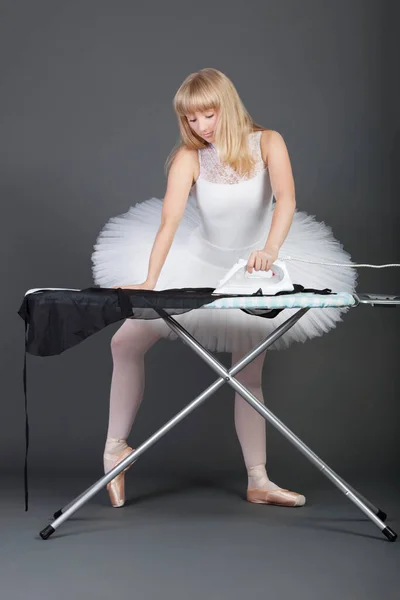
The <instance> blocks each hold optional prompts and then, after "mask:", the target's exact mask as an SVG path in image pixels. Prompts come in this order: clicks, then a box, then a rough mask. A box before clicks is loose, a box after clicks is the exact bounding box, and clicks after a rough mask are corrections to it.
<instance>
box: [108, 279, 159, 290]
mask: <svg viewBox="0 0 400 600" xmlns="http://www.w3.org/2000/svg"><path fill="white" fill-rule="evenodd" d="M118 288H121V290H153V289H154V288H155V285H154V284H152V283H150V282H149V281H144V282H143V283H135V284H133V285H113V287H112V289H114V290H116V289H118Z"/></svg>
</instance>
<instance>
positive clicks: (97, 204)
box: [0, 0, 400, 490]
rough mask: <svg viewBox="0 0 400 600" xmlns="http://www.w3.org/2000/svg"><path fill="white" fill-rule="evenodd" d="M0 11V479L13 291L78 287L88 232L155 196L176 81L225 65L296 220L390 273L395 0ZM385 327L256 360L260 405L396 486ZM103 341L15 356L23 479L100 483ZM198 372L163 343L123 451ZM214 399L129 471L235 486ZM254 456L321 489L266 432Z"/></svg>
mask: <svg viewBox="0 0 400 600" xmlns="http://www.w3.org/2000/svg"><path fill="white" fill-rule="evenodd" d="M0 7H1V8H0V9H1V21H0V61H1V64H0V76H1V94H0V127H1V133H0V144H1V160H0V169H1V171H0V186H1V207H2V217H3V219H2V221H3V226H2V235H1V245H2V252H1V257H2V261H1V264H2V290H3V310H2V312H1V319H2V328H1V331H2V339H3V344H2V346H1V363H0V364H1V369H2V375H1V377H2V379H1V381H2V392H3V394H2V396H3V398H2V403H1V420H0V440H1V447H2V450H1V452H0V461H1V466H2V468H3V469H5V470H8V471H12V472H14V473H16V474H19V473H21V474H22V465H23V455H24V411H23V388H22V366H23V321H22V320H21V319H20V318H19V317H18V315H17V310H18V308H19V306H20V303H21V301H22V299H23V295H24V292H25V291H26V290H27V289H29V288H32V287H73V288H85V287H88V286H90V285H92V279H91V265H90V255H91V252H92V247H93V244H94V243H95V239H96V236H97V234H98V232H99V231H100V229H101V228H102V226H103V225H104V223H105V222H106V221H107V220H108V219H109V218H110V217H111V216H113V215H117V214H120V213H123V212H125V211H127V210H128V209H129V206H130V205H132V204H135V203H136V202H140V201H142V200H145V199H146V198H150V197H151V196H157V197H162V196H163V194H164V191H165V184H166V180H165V177H164V173H163V166H164V161H165V159H166V156H167V155H168V153H169V152H170V150H171V148H172V146H173V145H174V144H175V142H176V141H177V135H178V133H177V131H178V130H177V125H176V119H175V116H174V114H173V111H172V98H173V95H174V93H175V91H176V89H177V88H178V86H179V85H180V83H181V82H182V81H183V79H184V78H185V77H186V75H188V74H189V73H190V72H192V71H195V70H197V69H200V68H202V67H205V66H212V67H216V68H218V69H220V70H222V71H224V72H225V73H226V74H227V75H228V76H229V77H231V78H232V80H233V82H234V83H235V85H236V86H237V89H238V91H239V94H240V95H241V97H242V99H243V101H244V103H245V105H246V107H247V108H248V110H249V111H250V113H251V114H252V115H253V117H254V118H255V120H256V121H257V122H259V123H261V124H263V125H264V126H265V127H267V128H272V129H276V130H277V131H279V132H280V133H282V135H283V136H284V138H285V140H286V142H287V145H288V148H289V152H290V156H291V160H292V165H293V171H294V176H295V183H296V192H297V203H298V208H299V209H300V210H305V211H307V212H310V213H312V214H315V215H316V216H317V218H318V219H319V220H324V221H326V222H328V223H329V224H330V225H331V226H332V228H333V230H334V233H335V235H336V237H337V238H339V239H340V240H341V241H342V242H343V244H344V246H345V247H346V249H348V250H349V252H350V253H351V254H352V256H353V259H354V260H355V261H357V262H370V263H377V264H379V263H383V262H395V261H397V262H400V248H399V242H398V234H397V230H398V224H399V210H400V209H399V197H398V185H397V186H396V184H398V177H399V176H398V163H399V110H398V106H399V94H398V72H397V69H398V61H397V59H396V56H397V54H398V40H397V38H396V37H395V33H396V32H395V27H396V25H395V23H396V21H397V22H398V12H399V11H398V8H397V7H398V4H397V3H396V2H390V1H388V2H384V1H382V0H379V1H378V0H376V1H370V2H368V1H366V0H351V1H349V0H340V1H329V0H328V1H324V2H321V1H320V0H306V1H302V2H298V1H296V0H291V1H290V0H285V1H282V0H262V1H261V0H260V1H258V0H252V1H251V2H244V1H243V0H235V1H233V0H232V1H231V2H215V1H214V2H202V3H200V4H198V3H196V4H194V3H190V2H183V1H178V0H173V1H170V2H153V1H148V2H147V3H146V5H145V6H144V5H143V3H140V4H138V3H135V2H130V1H128V0H125V1H123V0H117V1H114V2H106V1H104V0H102V1H97V2H68V3H62V2H54V1H52V0H48V1H43V0H40V1H35V2H31V1H28V0H25V1H17V2H11V1H8V2H4V1H3V2H1V4H0ZM395 12H396V13H397V14H395ZM396 17H397V19H396ZM316 258H318V257H316ZM358 289H359V290H360V291H377V292H384V291H385V292H392V293H393V292H396V291H397V292H399V291H400V277H399V271H394V270H391V271H372V270H368V271H367V270H362V271H360V277H359V288H358ZM399 323H400V311H396V310H393V311H391V310H385V309H373V308H370V307H359V308H357V309H353V310H351V311H350V313H349V314H347V315H346V316H345V319H344V322H343V323H342V324H340V325H339V326H338V328H337V329H336V330H334V331H332V332H330V333H329V334H328V335H325V336H324V337H323V338H320V339H316V340H312V341H309V342H307V343H306V344H304V345H295V346H292V347H291V348H290V349H289V350H287V351H285V352H279V353H276V352H273V353H270V354H269V356H268V359H267V361H266V365H265V370H264V376H263V382H264V390H265V399H266V403H267V405H268V406H269V407H270V408H271V409H272V410H273V411H274V412H275V413H276V414H277V416H279V417H280V418H281V419H282V420H283V421H284V422H285V423H286V424H287V425H288V426H289V427H291V428H292V429H293V431H294V432H295V433H296V434H298V435H299V436H300V437H301V438H302V439H303V440H304V441H305V442H306V443H307V444H309V445H310V447H311V448H312V449H313V450H314V451H315V452H317V453H318V454H319V455H320V456H321V457H322V458H323V459H325V460H326V461H327V462H328V463H329V464H331V466H333V467H334V468H336V469H338V471H339V472H340V473H341V474H343V475H345V474H351V473H355V472H357V474H358V473H365V474H367V475H368V476H369V477H371V478H376V477H380V476H381V474H382V473H384V472H386V473H387V477H388V478H392V477H394V476H398V467H399V454H400V453H399V443H398V434H397V431H398V419H399V407H398V396H399V368H398V365H399V360H398V356H399V336H398V332H399ZM116 330H117V326H111V327H109V328H107V329H105V330H103V331H102V332H100V333H99V334H97V335H95V336H93V337H91V338H90V339H88V340H86V341H85V342H84V343H82V344H80V345H79V346H77V347H76V348H74V349H71V350H69V351H68V352H66V353H65V354H63V355H60V356H57V357H49V358H37V357H31V356H28V390H29V407H30V408H29V415H30V424H31V446H30V469H31V471H39V470H40V471H42V472H48V473H51V470H52V469H53V468H54V465H55V464H56V463H57V469H58V470H60V471H63V470H64V471H71V472H74V471H75V472H77V473H78V472H82V471H88V470H90V471H91V472H92V473H93V476H94V475H95V474H96V475H99V474H100V473H101V469H102V452H103V444H104V438H105V434H106V427H107V418H108V394H109V385H110V377H111V372H112V362H111V354H110V347H109V343H110V339H111V336H112V334H113V333H114V332H115V331H116ZM221 359H222V360H223V361H224V363H225V364H229V359H230V357H229V355H221ZM214 379H215V376H214V375H213V373H212V372H211V371H209V370H208V368H207V367H206V366H204V365H203V363H202V362H201V361H200V360H199V359H198V358H197V357H196V356H195V355H194V354H193V353H192V352H191V351H190V350H189V349H187V348H186V347H184V346H183V345H182V344H181V343H180V342H166V341H162V342H160V343H159V344H158V345H157V346H156V347H154V348H153V349H152V350H151V352H150V353H149V355H148V358H147V387H146V392H145V398H144V402H143V404H142V407H141V410H140V412H139V415H138V418H137V421H136V424H135V426H134V430H133V432H132V436H131V438H130V441H131V442H132V444H134V445H138V444H139V443H140V442H141V441H143V440H144V439H145V438H146V437H147V436H148V435H149V434H150V433H152V432H153V431H154V430H155V429H156V428H157V427H158V426H160V425H161V424H163V423H164V422H165V421H166V420H167V418H169V417H170V416H172V415H173V414H175V413H176V412H177V411H178V410H179V409H180V408H181V407H183V406H184V405H185V404H186V403H187V402H188V401H189V400H191V399H192V398H193V397H194V396H195V395H196V393H198V392H199V391H201V390H203V388H204V387H205V386H206V385H208V384H209V383H210V382H211V381H213V380H214ZM232 400H233V392H231V391H230V390H229V389H228V388H226V389H223V390H221V391H220V392H219V393H218V394H217V395H216V396H214V397H213V398H212V399H210V400H209V401H208V403H207V404H206V405H204V406H203V407H201V408H200V409H198V411H197V412H196V413H194V414H192V415H191V416H190V417H189V418H188V419H187V420H186V421H185V422H184V423H182V424H181V425H179V426H178V427H177V428H176V429H175V431H174V432H172V433H170V434H168V436H167V437H166V438H164V440H162V441H161V442H159V443H158V444H157V445H156V446H155V447H153V448H152V449H151V450H150V451H149V452H148V453H147V454H146V455H145V456H144V457H143V458H142V459H141V460H140V461H139V462H138V464H137V465H136V467H135V468H136V469H138V471H141V472H143V473H144V472H146V473H147V472H151V473H154V474H156V473H161V472H164V473H165V472H167V473H168V472H172V471H175V472H179V473H180V474H185V473H192V474H197V475H201V474H207V475H210V474H211V475H213V474H215V476H216V477H217V476H218V473H221V472H224V473H234V474H238V475H239V474H240V476H244V467H243V463H242V459H241V453H240V448H239V444H238V442H237V439H236V435H235V431H234V424H233V403H232ZM268 455H269V459H268V466H269V471H270V475H271V478H275V479H276V480H277V481H278V482H283V484H284V485H288V486H290V487H291V489H297V488H296V487H295V482H294V477H295V476H296V480H297V481H299V482H300V481H302V482H304V480H305V478H308V480H309V481H315V480H317V479H318V478H319V477H320V475H319V474H318V472H317V471H316V470H315V469H314V468H313V467H312V466H311V465H309V463H308V462H307V461H306V459H305V458H304V457H302V456H301V455H300V454H299V453H298V452H297V451H296V450H295V449H294V448H293V447H292V446H291V445H290V444H289V443H288V442H287V441H286V440H285V439H284V438H282V437H281V436H280V434H278V433H277V432H276V431H275V430H273V428H272V426H268ZM393 469H396V471H393ZM301 489H303V490H304V487H302V488H301Z"/></svg>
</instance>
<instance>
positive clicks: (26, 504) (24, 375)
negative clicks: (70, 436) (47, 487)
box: [23, 321, 29, 512]
mask: <svg viewBox="0 0 400 600" xmlns="http://www.w3.org/2000/svg"><path fill="white" fill-rule="evenodd" d="M27 331H28V323H27V321H25V344H24V345H25V350H24V355H25V356H24V373H23V381H24V394H25V467H24V486H25V512H26V511H27V510H28V448H29V420H28V395H27V385H26V347H27V341H28V335H27Z"/></svg>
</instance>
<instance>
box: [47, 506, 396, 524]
mask: <svg viewBox="0 0 400 600" xmlns="http://www.w3.org/2000/svg"><path fill="white" fill-rule="evenodd" d="M382 514H384V513H382ZM61 515H62V509H61V508H60V510H58V511H57V512H55V513H54V515H53V517H54V518H55V519H58V517H61ZM378 517H379V515H378ZM385 517H386V515H385ZM379 518H381V517H379ZM384 520H385V519H382V521H384Z"/></svg>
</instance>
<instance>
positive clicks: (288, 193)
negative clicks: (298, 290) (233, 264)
mask: <svg viewBox="0 0 400 600" xmlns="http://www.w3.org/2000/svg"><path fill="white" fill-rule="evenodd" d="M263 138H264V139H263ZM261 149H262V151H263V150H264V152H265V155H264V153H263V158H264V156H265V158H266V163H267V164H268V170H269V177H270V181H271V186H272V192H273V194H274V197H275V200H276V205H275V210H274V214H273V217H272V224H271V229H270V232H269V235H268V239H267V242H266V244H265V247H268V248H271V247H274V248H277V249H278V250H279V248H280V247H281V246H282V244H283V242H284V241H285V239H286V236H287V234H288V233H289V229H290V226H291V224H292V220H293V215H294V211H295V209H296V197H295V186H294V180H293V173H292V166H291V164H290V158H289V153H288V150H287V147H286V144H285V141H284V139H283V137H282V136H281V134H280V133H278V132H277V131H268V132H263V134H262V136H261Z"/></svg>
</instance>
